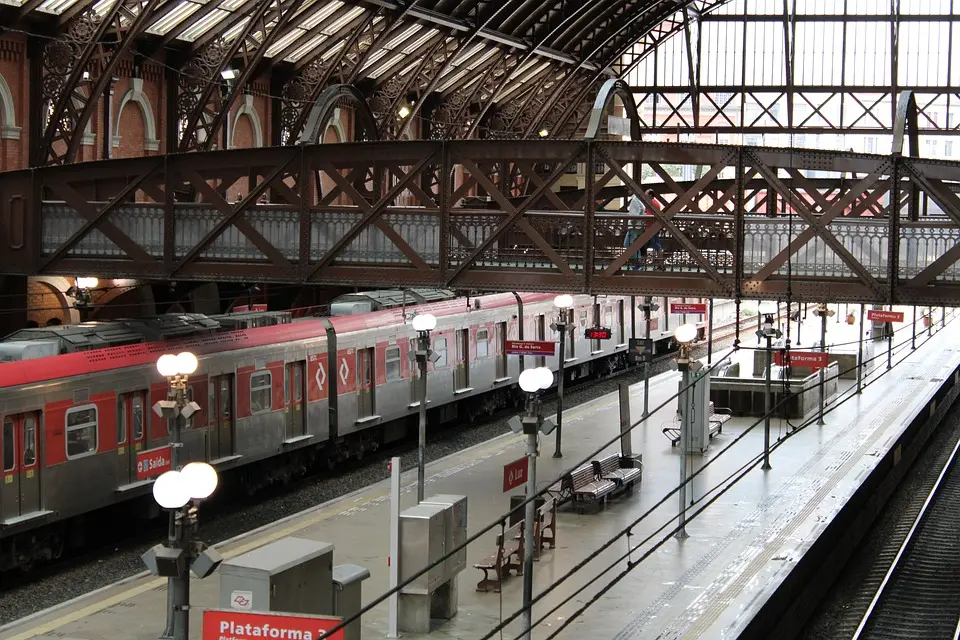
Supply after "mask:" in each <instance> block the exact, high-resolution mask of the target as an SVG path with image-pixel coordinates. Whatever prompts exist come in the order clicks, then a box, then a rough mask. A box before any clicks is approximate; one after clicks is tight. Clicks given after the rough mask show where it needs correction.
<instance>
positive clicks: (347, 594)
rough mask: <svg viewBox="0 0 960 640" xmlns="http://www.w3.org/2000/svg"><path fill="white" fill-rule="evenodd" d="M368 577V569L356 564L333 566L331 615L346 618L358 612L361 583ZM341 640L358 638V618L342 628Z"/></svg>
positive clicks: (360, 600) (357, 639) (355, 639)
mask: <svg viewBox="0 0 960 640" xmlns="http://www.w3.org/2000/svg"><path fill="white" fill-rule="evenodd" d="M369 577H370V570H369V569H367V568H366V567H361V566H360V565H358V564H341V565H338V566H336V567H334V568H333V615H335V616H337V617H338V618H343V619H344V620H346V619H347V618H350V617H352V616H355V615H356V614H357V613H359V611H360V608H361V607H362V601H363V600H362V598H361V595H360V589H361V583H362V582H363V581H364V580H366V579H367V578H369ZM343 640H360V618H357V619H356V620H354V621H353V622H351V623H350V624H348V625H347V626H346V627H344V628H343Z"/></svg>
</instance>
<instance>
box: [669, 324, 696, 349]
mask: <svg viewBox="0 0 960 640" xmlns="http://www.w3.org/2000/svg"><path fill="white" fill-rule="evenodd" d="M673 337H674V338H676V340H677V342H679V343H680V344H687V343H689V342H693V341H694V339H695V338H696V337H697V327H696V326H694V325H692V324H682V325H680V326H679V327H677V329H676V330H675V331H674V332H673Z"/></svg>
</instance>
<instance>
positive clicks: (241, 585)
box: [219, 538, 334, 615]
mask: <svg viewBox="0 0 960 640" xmlns="http://www.w3.org/2000/svg"><path fill="white" fill-rule="evenodd" d="M219 573H220V607H221V608H224V609H239V610H249V611H285V612H289V613H308V614H315V615H333V612H334V611H333V545H332V544H330V543H328V542H318V541H316V540H307V539H304V538H283V539H281V540H277V541H276V542H273V543H271V544H268V545H264V546H262V547H260V548H259V549H256V550H255V551H251V552H250V553H245V554H244V555H242V556H240V557H238V558H234V559H233V560H231V561H230V562H224V563H223V564H222V565H220V571H219Z"/></svg>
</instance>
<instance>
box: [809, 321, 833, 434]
mask: <svg viewBox="0 0 960 640" xmlns="http://www.w3.org/2000/svg"><path fill="white" fill-rule="evenodd" d="M834 313H836V312H835V311H834V310H833V309H829V308H827V304H826V303H821V304H818V305H817V308H816V309H814V310H813V315H815V316H820V352H821V353H826V352H827V318H829V317H830V316H832V315H833V314H834ZM826 370H827V368H826V367H820V409H819V412H818V414H817V425H819V426H823V425H824V424H826V423H825V422H824V421H823V402H824V387H825V386H826V384H827V378H826Z"/></svg>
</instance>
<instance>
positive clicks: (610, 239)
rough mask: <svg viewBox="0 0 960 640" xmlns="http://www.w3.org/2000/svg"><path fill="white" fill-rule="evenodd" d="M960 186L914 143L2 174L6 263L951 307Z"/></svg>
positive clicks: (227, 158)
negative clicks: (906, 152) (876, 151)
mask: <svg viewBox="0 0 960 640" xmlns="http://www.w3.org/2000/svg"><path fill="white" fill-rule="evenodd" d="M958 188H960V163H958V162H947V161H938V160H927V159H918V158H912V157H903V156H900V155H899V154H894V155H889V156H882V155H865V154H855V153H848V152H826V151H812V150H790V149H771V148H755V147H734V146H707V145H692V144H689V145H685V144H661V143H644V142H605V141H597V140H589V139H588V140H582V141H562V140H468V141H437V142H430V141H410V142H369V143H354V144H326V145H299V146H289V147H267V148H259V149H244V150H235V151H211V152H200V153H190V154H171V155H161V156H155V157H144V158H138V159H125V160H116V161H102V162H90V163H79V164H72V165H64V166H50V167H43V168H37V169H33V170H26V171H15V172H8V173H3V174H0V196H2V198H0V202H2V205H0V206H2V216H0V237H2V239H3V240H2V242H3V244H4V246H3V251H2V252H0V272H6V273H21V274H30V275H37V274H66V275H77V274H84V273H95V274H97V275H98V276H104V277H137V278H149V279H157V280H243V281H269V282H290V283H304V284H311V283H316V284H329V283H335V284H338V285H346V286H359V287H364V286H387V285H389V286H398V287H413V286H420V287H423V286H430V287H443V288H450V289H464V290H485V291H492V290H504V291H509V290H528V291H530V290H544V291H583V292H587V293H594V294H605V293H611V294H612V293H628V294H638V295H643V294H650V295H678V296H702V297H710V296H716V297H738V296H739V297H744V298H775V297H779V298H786V297H787V296H789V297H790V298H791V299H793V300H806V301H811V302H813V301H816V302H820V301H851V302H852V301H857V302H874V303H886V304H891V303H896V304H923V305H952V304H957V303H960V266H958V264H957V259H958V258H960V200H958V198H957V195H956V191H957V190H958ZM631 196H635V197H636V198H638V199H639V200H640V203H641V205H642V207H641V208H642V209H643V210H644V211H645V214H644V215H642V216H637V215H633V214H631V213H630V212H629V211H628V207H627V200H628V199H629V198H630V197H631Z"/></svg>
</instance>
